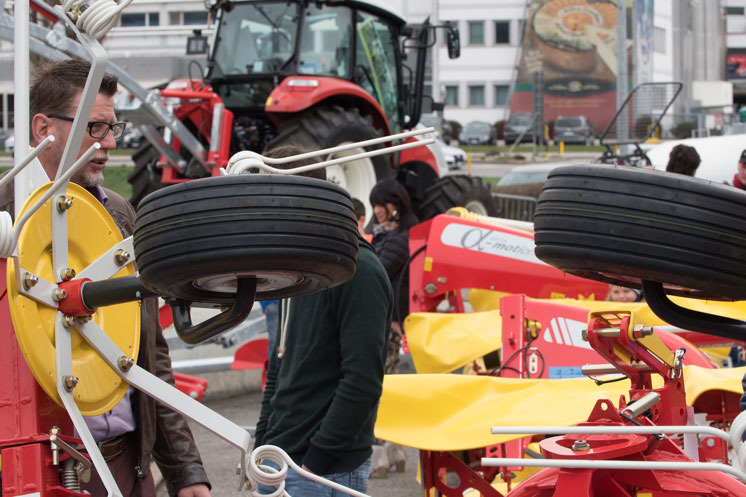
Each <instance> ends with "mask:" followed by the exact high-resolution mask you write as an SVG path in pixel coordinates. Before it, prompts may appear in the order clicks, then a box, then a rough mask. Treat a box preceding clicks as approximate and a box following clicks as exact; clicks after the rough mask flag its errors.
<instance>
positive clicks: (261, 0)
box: [207, 0, 457, 133]
mask: <svg viewBox="0 0 746 497" xmlns="http://www.w3.org/2000/svg"><path fill="white" fill-rule="evenodd" d="M211 11H212V12H213V14H214V15H215V19H216V23H217V29H216V32H215V36H214V39H213V43H212V46H211V49H210V53H209V56H208V70H207V81H208V82H209V83H210V84H211V85H212V87H213V89H214V90H215V91H216V92H217V93H218V94H219V95H220V97H221V98H222V99H223V101H224V102H225V105H226V107H227V108H228V109H230V110H231V111H233V112H234V114H236V115H238V116H240V115H242V114H244V115H246V114H260V113H263V112H264V111H265V106H266V105H267V102H268V98H269V96H270V94H271V92H272V90H273V89H274V88H276V87H277V86H278V85H279V84H280V83H281V82H282V81H283V80H284V79H286V78H287V77H290V76H308V77H311V78H312V79H303V80H298V81H305V82H304V83H300V85H301V86H302V85H308V88H307V90H308V91H309V93H310V91H311V90H313V89H315V88H316V85H318V82H317V81H318V79H323V78H335V79H340V80H345V81H347V82H350V83H352V84H353V85H354V86H356V87H358V91H359V89H362V90H364V91H365V92H366V93H367V94H369V95H370V96H372V98H373V99H374V100H375V102H377V105H378V106H380V109H381V110H382V111H383V114H384V115H385V119H386V120H387V121H388V127H389V129H390V132H392V133H395V132H399V131H400V130H401V129H402V128H404V127H411V126H412V125H413V124H416V122H417V121H418V120H419V109H420V108H421V106H420V104H419V101H420V100H421V99H422V86H423V85H422V81H423V78H422V77H421V76H420V77H419V78H418V77H417V74H416V72H417V71H415V72H412V73H410V74H409V76H410V79H412V78H413V81H404V79H405V78H404V75H403V71H402V57H403V56H402V46H401V44H400V39H401V38H402V37H405V34H407V33H410V32H411V29H409V28H408V27H407V25H406V22H405V20H404V19H403V18H402V17H401V16H400V15H398V14H397V13H395V12H394V11H392V10H390V9H388V8H386V7H384V6H381V5H378V4H376V3H373V2H369V1H362V0H349V1H316V2H308V1H297V2H289V1H287V0H282V1H273V0H257V1H254V0H247V1H235V2H225V1H219V2H217V3H215V4H214V5H212V6H211ZM450 29H451V30H453V28H450ZM423 31H425V32H426V34H425V37H426V36H427V34H428V33H427V32H429V31H431V30H429V29H425V30H423ZM449 38H453V36H450V37H449ZM455 40H457V37H456V38H455ZM420 45H422V50H421V53H418V58H419V57H420V56H422V57H423V59H424V57H425V54H426V50H427V47H428V45H429V43H428V41H427V39H425V40H424V43H417V44H414V45H413V47H414V48H416V49H419V48H420ZM407 46H408V47H409V45H407ZM422 66H423V67H422V71H423V72H424V64H422ZM317 78H318V79H317ZM418 82H419V84H418ZM338 88H339V89H338V90H335V91H336V92H337V94H336V95H334V94H332V95H330V97H331V98H337V99H344V98H349V97H346V95H348V94H349V91H345V90H344V88H345V87H343V86H341V87H338ZM299 90H300V91H299V93H301V94H302V90H303V89H302V88H300V89H299ZM310 104H312V102H309V105H310Z"/></svg>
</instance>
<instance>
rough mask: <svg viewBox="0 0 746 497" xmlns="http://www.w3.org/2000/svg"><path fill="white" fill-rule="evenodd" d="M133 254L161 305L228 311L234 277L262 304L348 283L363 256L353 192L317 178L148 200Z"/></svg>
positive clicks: (263, 178)
mask: <svg viewBox="0 0 746 497" xmlns="http://www.w3.org/2000/svg"><path fill="white" fill-rule="evenodd" d="M134 246H135V254H136V262H137V265H138V268H139V271H140V278H141V280H142V284H143V285H144V286H145V287H146V288H148V289H149V290H152V291H154V292H155V293H157V294H158V295H161V296H164V297H174V298H178V299H182V300H187V301H191V302H203V303H212V304H229V303H231V302H232V301H233V298H234V295H235V287H236V279H237V278H240V277H255V278H257V293H256V300H271V299H279V298H286V297H292V296H297V295H303V294H307V293H311V292H315V291H318V290H322V289H325V288H329V287H332V286H335V285H339V284H341V283H344V282H345V281H347V280H349V279H350V278H351V277H352V275H353V274H354V272H355V264H356V261H357V250H358V233H357V222H356V217H355V214H354V212H353V209H352V201H351V200H350V196H349V194H348V193H347V192H346V191H344V190H343V189H342V188H340V187H339V186H337V185H334V184H332V183H329V182H327V181H320V180H317V179H313V178H305V177H298V176H282V175H264V174H251V175H241V176H221V177H213V178H205V179H198V180H194V181H189V182H186V183H181V184H178V185H173V186H169V187H167V188H163V189H161V190H158V191H157V192H154V193H152V194H150V195H148V196H147V197H145V198H144V199H143V200H142V202H140V205H139V207H138V212H137V222H136V224H135V233H134Z"/></svg>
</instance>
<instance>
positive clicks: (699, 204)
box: [534, 165, 746, 300]
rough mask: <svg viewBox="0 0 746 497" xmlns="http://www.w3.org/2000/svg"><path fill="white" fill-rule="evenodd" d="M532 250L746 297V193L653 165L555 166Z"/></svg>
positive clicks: (622, 280)
mask: <svg viewBox="0 0 746 497" xmlns="http://www.w3.org/2000/svg"><path fill="white" fill-rule="evenodd" d="M534 229H535V241H536V256H537V257H538V258H540V259H541V260H543V261H545V262H547V263H549V264H551V265H553V266H556V267H557V268H559V269H561V270H563V271H566V272H568V273H572V274H576V275H578V276H583V277H586V278H590V279H594V280H599V281H604V282H608V283H615V284H622V285H624V286H629V287H634V288H640V286H641V285H640V282H641V281H642V280H648V281H656V282H660V283H663V285H664V288H665V290H666V292H667V293H669V294H672V295H681V296H690V297H697V298H709V299H734V300H741V299H746V193H744V192H742V191H740V190H738V189H735V188H732V187H729V186H726V185H722V184H718V183H713V182H709V181H705V180H700V179H695V178H691V177H688V176H683V175H678V174H670V173H665V172H662V171H655V170H650V169H641V168H631V167H625V166H608V165H582V166H567V167H559V168H556V169H553V170H552V171H551V172H550V173H549V178H548V180H547V181H546V183H545V185H544V189H543V190H542V192H541V194H540V195H539V200H538V204H537V208H536V216H535V219H534Z"/></svg>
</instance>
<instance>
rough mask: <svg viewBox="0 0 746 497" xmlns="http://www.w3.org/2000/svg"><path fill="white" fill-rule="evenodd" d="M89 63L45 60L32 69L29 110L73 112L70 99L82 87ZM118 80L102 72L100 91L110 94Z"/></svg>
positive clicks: (32, 113) (34, 113)
mask: <svg viewBox="0 0 746 497" xmlns="http://www.w3.org/2000/svg"><path fill="white" fill-rule="evenodd" d="M90 70H91V64H89V63H88V62H85V61H82V60H77V59H69V60H58V61H55V62H47V63H44V64H42V65H40V66H39V67H38V68H36V70H34V72H33V75H32V83H31V89H30V90H29V110H30V112H31V116H34V115H36V114H44V115H49V114H59V115H66V114H72V113H73V112H74V111H75V109H74V108H73V99H74V98H75V96H76V95H77V94H78V93H80V92H81V91H83V88H85V83H86V80H87V79H88V73H89V72H90ZM118 83H119V80H118V79H117V78H116V77H115V76H111V75H109V74H105V75H104V79H103V80H102V81H101V86H100V88H99V93H101V94H103V95H106V96H107V97H113V96H114V94H115V93H116V92H117V84H118Z"/></svg>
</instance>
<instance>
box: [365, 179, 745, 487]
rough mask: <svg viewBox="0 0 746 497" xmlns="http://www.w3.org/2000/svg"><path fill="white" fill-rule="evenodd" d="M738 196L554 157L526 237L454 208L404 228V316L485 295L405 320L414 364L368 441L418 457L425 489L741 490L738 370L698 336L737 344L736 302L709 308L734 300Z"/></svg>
mask: <svg viewBox="0 0 746 497" xmlns="http://www.w3.org/2000/svg"><path fill="white" fill-rule="evenodd" d="M744 202H746V198H745V197H744V195H743V193H742V192H739V191H737V190H735V189H732V188H728V187H726V186H724V185H720V184H714V183H710V182H706V181H702V180H695V179H692V178H689V177H679V176H678V175H673V176H672V175H667V174H665V173H662V172H657V171H651V170H647V169H640V168H630V167H623V166H621V167H620V166H615V167H612V166H603V165H587V166H567V167H561V168H557V169H556V170H554V171H553V172H552V173H551V174H550V177H549V180H548V182H547V183H546V185H545V187H544V190H543V192H542V194H541V196H540V197H539V203H538V206H537V215H536V219H535V223H534V226H533V228H534V229H535V232H534V233H533V234H530V233H527V232H525V231H522V229H525V228H526V226H522V225H521V223H511V224H512V225H513V226H508V225H504V224H502V225H499V226H495V225H493V224H491V223H493V222H498V221H497V220H491V219H484V218H480V217H479V216H471V215H468V214H467V215H463V216H464V217H462V218H456V219H455V220H454V218H450V219H449V218H448V216H438V217H436V218H434V219H433V220H431V221H429V222H428V223H425V224H423V225H420V226H418V227H416V228H415V229H414V230H413V233H412V237H411V246H410V249H411V252H412V253H413V259H412V260H413V262H412V268H413V269H412V271H413V273H412V278H411V281H412V295H411V297H412V305H413V306H414V308H415V309H416V310H417V311H434V310H435V309H436V306H437V308H438V309H440V310H441V311H442V310H443V301H444V299H446V300H447V302H448V305H447V306H446V307H447V309H449V310H453V311H457V312H459V311H461V312H463V305H464V304H463V302H462V299H461V295H462V293H463V292H462V289H464V288H481V289H487V290H490V291H487V292H485V291H483V290H472V291H471V294H470V296H469V302H470V304H471V305H472V307H474V310H475V311H478V312H474V313H467V314H447V313H446V314H443V313H432V312H415V313H413V314H411V315H410V316H409V317H408V318H407V320H406V322H405V330H406V333H407V341H408V346H409V349H410V351H411V353H412V355H413V359H414V363H415V366H416V368H417V370H418V372H421V373H427V374H418V375H409V376H392V377H387V378H386V382H385V384H384V396H383V397H382V400H381V409H380V410H379V422H378V425H377V436H379V437H380V438H383V439H386V440H390V441H393V442H396V443H400V444H403V445H409V446H413V447H417V448H419V449H420V450H421V452H420V454H421V458H420V468H421V471H422V473H421V481H422V483H423V486H424V488H425V489H426V490H427V491H430V492H434V494H435V495H448V496H456V495H477V494H481V495H488V496H500V495H505V494H506V493H509V495H511V496H512V495H516V496H519V495H520V496H542V497H544V496H547V497H548V496H554V497H561V496H570V495H594V496H601V495H604V496H605V495H614V496H617V495H619V496H625V497H627V496H641V495H654V496H669V495H670V496H673V495H677V496H678V495H687V496H690V495H691V496H694V495H697V496H699V495H743V494H744V492H746V487H745V486H744V484H743V483H742V481H744V477H746V475H745V474H744V473H742V472H741V469H740V468H741V467H742V466H740V465H739V464H740V463H739V462H738V461H739V459H740V458H742V455H740V454H741V453H742V451H743V449H742V448H741V435H742V433H743V431H744V425H743V416H741V417H738V416H739V413H740V406H739V398H740V396H741V394H742V393H743V389H742V386H741V379H742V377H743V375H744V372H745V371H744V368H735V369H729V368H726V369H715V365H714V363H713V360H712V359H711V358H710V357H709V356H708V355H707V354H705V353H703V351H704V350H706V349H703V348H699V347H698V346H697V344H699V345H703V346H704V345H708V344H709V345H712V344H721V345H729V346H730V345H734V344H735V345H739V344H742V340H743V337H744V336H745V335H744V334H743V326H744V321H743V319H744V318H745V317H746V312H744V307H743V305H742V303H728V302H718V300H740V299H743V289H742V282H743V279H742V278H743V276H744V274H746V272H744V270H743V267H742V266H743V260H744V259H743V257H744V255H746V254H744V253H743V249H742V247H741V243H740V242H739V241H738V240H740V238H741V236H743V229H742V223H740V222H736V221H734V217H733V216H735V217H738V218H739V219H740V214H738V213H740V212H742V209H743V207H744ZM534 243H535V247H536V248H535V255H534V250H526V249H527V248H529V249H532V248H533V245H534ZM457 261H465V262H457ZM543 263H548V264H551V265H552V266H554V267H556V268H559V269H561V270H562V271H563V272H564V273H565V276H564V278H565V280H564V281H563V278H555V277H554V275H553V274H552V273H551V270H555V268H554V267H549V266H546V267H543V266H542V264H543ZM457 264H460V266H459V269H461V270H458V271H457V270H455V268H456V267H457V266H456V265H457ZM503 270H504V271H505V273H502V271H503ZM538 271H541V272H542V277H541V278H540V279H538V280H534V274H536V272H538ZM524 274H525V275H526V278H525V279H523V280H522V279H521V275H524ZM570 275H575V276H581V277H583V279H577V280H573V279H572V278H571V276H570ZM590 280H593V281H599V282H603V283H604V284H608V283H614V284H622V285H625V286H632V287H637V288H639V289H641V290H643V293H644V295H645V297H646V300H647V303H631V304H621V303H614V302H603V301H591V300H585V299H587V298H588V297H589V295H590V294H591V293H595V297H596V298H598V297H602V296H603V294H602V293H601V292H602V290H601V289H600V288H598V287H596V288H594V287H593V281H590ZM536 281H539V282H544V283H545V285H543V286H542V285H536ZM563 283H564V284H566V285H567V286H566V289H565V290H564V291H563V290H562V287H561V285H562V284H563ZM521 286H523V289H521V288H520V287H521ZM516 293H523V294H525V295H520V294H518V295H517V294H516ZM508 294H513V295H508ZM430 295H432V298H430ZM526 295H528V296H530V297H544V298H545V299H538V300H537V299H529V298H527V296H526ZM669 295H672V296H671V297H669ZM550 296H553V297H563V296H570V297H579V299H556V298H555V299H551V300H546V298H547V297H550ZM702 299H709V300H702ZM713 299H714V300H715V301H713ZM458 370H460V371H461V372H463V373H464V374H463V375H453V374H447V375H443V374H442V373H448V372H452V371H458ZM584 376H585V377H588V378H590V379H592V380H593V381H591V380H589V379H583V378H582V377H584ZM627 380H628V381H627ZM412 392H417V394H416V395H413V394H412ZM625 394H626V395H625ZM443 399H449V400H448V402H447V403H446V404H444V402H443ZM617 400H618V403H617ZM588 413H590V415H589V414H588ZM486 425H489V426H492V427H493V428H492V436H490V435H489V432H487V431H486V428H485V426H486ZM575 425H578V426H575ZM655 425H661V426H655ZM728 428H730V432H729V433H728ZM563 433H564V434H566V435H564V436H561V437H557V436H554V437H549V436H550V435H558V434H563ZM545 437H546V438H545ZM740 460H741V461H742V459H740ZM728 462H732V463H733V466H729V465H728V464H727V463H728ZM544 466H549V467H552V468H553V469H547V470H544V471H541V472H539V473H538V474H535V475H534V476H532V474H534V473H535V472H536V471H537V469H538V467H544ZM732 476H736V479H734V478H733V477H732ZM738 480H741V482H739V481H738ZM516 485H517V486H516ZM469 492H471V494H470V493H469Z"/></svg>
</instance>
